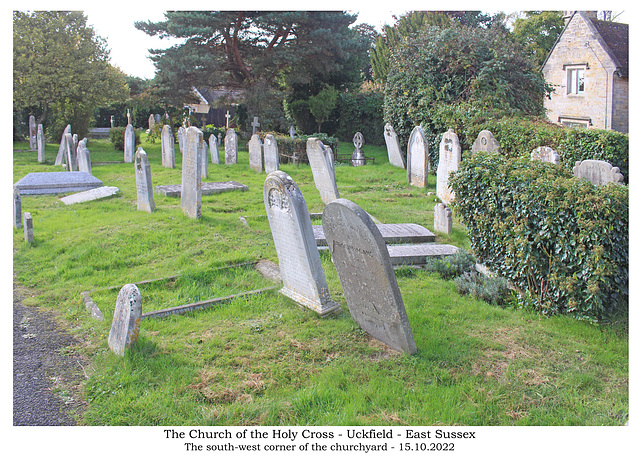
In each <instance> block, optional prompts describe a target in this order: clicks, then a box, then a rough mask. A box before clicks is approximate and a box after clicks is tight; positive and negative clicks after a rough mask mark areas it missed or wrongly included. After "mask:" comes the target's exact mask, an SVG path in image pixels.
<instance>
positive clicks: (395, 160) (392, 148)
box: [384, 123, 407, 169]
mask: <svg viewBox="0 0 640 460" xmlns="http://www.w3.org/2000/svg"><path fill="white" fill-rule="evenodd" d="M384 141H385V143H386V144H387V155H388V156H389V163H390V164H391V165H393V166H397V167H398V168H402V169H406V167H407V165H406V164H405V161H404V155H403V154H402V149H401V148H400V141H399V140H398V135H397V134H396V132H395V131H394V129H393V126H391V125H390V124H389V123H387V124H386V125H384Z"/></svg>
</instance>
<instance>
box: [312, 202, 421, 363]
mask: <svg viewBox="0 0 640 460" xmlns="http://www.w3.org/2000/svg"><path fill="white" fill-rule="evenodd" d="M322 225H323V227H324V231H325V235H326V237H327V243H328V245H329V249H330V250H331V256H332V259H333V263H334V264H335V267H336V271H337V272H338V277H339V278H340V284H341V285H342V290H343V292H344V297H345V299H346V301H347V305H348V306H349V312H350V313H351V317H352V318H353V319H354V321H356V322H357V323H358V324H359V325H360V327H362V329H363V330H365V331H366V332H368V333H369V334H370V335H371V336H372V337H374V338H375V339H378V340H380V341H381V342H383V343H385V344H386V345H388V346H390V347H391V348H393V349H395V350H398V351H403V352H406V353H409V354H414V353H416V352H417V349H416V344H415V342H414V340H413V333H412V331H411V326H410V325H409V319H408V317H407V313H406V311H405V308H404V303H403V301H402V295H401V294H400V289H399V288H398V282H397V280H396V275H395V272H394V271H393V266H392V264H391V260H390V258H389V253H388V251H387V246H386V245H385V243H384V240H383V239H382V236H381V235H380V231H379V230H378V228H377V227H376V225H375V224H374V223H373V221H372V220H371V218H370V217H369V215H368V214H367V213H366V212H364V211H363V210H362V208H360V207H359V206H358V205H356V204H355V203H353V202H351V201H349V200H345V199H337V200H335V201H332V202H331V203H329V204H327V206H326V207H325V209H324V212H323V215H322Z"/></svg>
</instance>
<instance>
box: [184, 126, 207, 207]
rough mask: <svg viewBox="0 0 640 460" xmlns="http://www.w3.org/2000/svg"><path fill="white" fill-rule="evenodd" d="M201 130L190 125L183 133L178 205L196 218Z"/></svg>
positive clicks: (200, 175)
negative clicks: (180, 186) (180, 188)
mask: <svg viewBox="0 0 640 460" xmlns="http://www.w3.org/2000/svg"><path fill="white" fill-rule="evenodd" d="M201 141H202V131H200V130H199V129H198V128H195V127H193V126H190V127H189V128H188V129H187V130H186V133H185V140H184V143H185V145H184V152H183V154H182V193H181V194H180V207H181V208H182V212H183V213H184V214H185V215H186V216H187V217H191V218H192V219H198V218H200V216H201V212H202V171H201V168H202V159H201V158H200V156H201V154H202V150H201V149H200V143H201Z"/></svg>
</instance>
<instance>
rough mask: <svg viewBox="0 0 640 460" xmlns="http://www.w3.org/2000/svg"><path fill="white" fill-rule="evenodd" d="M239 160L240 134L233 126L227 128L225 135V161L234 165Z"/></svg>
mask: <svg viewBox="0 0 640 460" xmlns="http://www.w3.org/2000/svg"><path fill="white" fill-rule="evenodd" d="M237 162H238V135H237V134H236V132H235V130H234V129H233V128H229V129H227V134H226V135H225V136H224V163H225V164H227V165H234V164H236V163H237Z"/></svg>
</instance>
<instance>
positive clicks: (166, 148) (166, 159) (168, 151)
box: [160, 125, 176, 168]
mask: <svg viewBox="0 0 640 460" xmlns="http://www.w3.org/2000/svg"><path fill="white" fill-rule="evenodd" d="M160 143H161V144H162V166H164V167H165V168H175V167H176V140H175V138H174V137H173V133H172V132H171V126H169V125H164V126H163V127H162V132H161V133H160Z"/></svg>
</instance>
